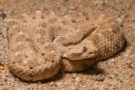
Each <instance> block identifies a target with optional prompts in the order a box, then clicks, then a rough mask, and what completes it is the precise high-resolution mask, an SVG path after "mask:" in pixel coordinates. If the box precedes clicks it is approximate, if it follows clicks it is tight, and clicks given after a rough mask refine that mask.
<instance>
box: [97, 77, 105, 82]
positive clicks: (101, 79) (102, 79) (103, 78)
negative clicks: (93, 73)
mask: <svg viewBox="0 0 135 90" xmlns="http://www.w3.org/2000/svg"><path fill="white" fill-rule="evenodd" d="M104 80H105V77H103V76H98V77H97V78H96V81H99V82H103V81H104Z"/></svg>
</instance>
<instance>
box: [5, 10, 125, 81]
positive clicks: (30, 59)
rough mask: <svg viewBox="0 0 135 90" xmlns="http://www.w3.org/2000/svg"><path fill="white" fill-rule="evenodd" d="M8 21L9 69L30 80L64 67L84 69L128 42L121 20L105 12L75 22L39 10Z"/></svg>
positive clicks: (65, 68)
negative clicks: (89, 18)
mask: <svg viewBox="0 0 135 90" xmlns="http://www.w3.org/2000/svg"><path fill="white" fill-rule="evenodd" d="M6 22H8V25H9V30H8V42H9V52H8V66H9V69H10V71H12V72H13V73H14V74H15V75H17V76H18V77H20V78H21V79H23V80H27V81H38V80H43V79H47V78H50V77H52V76H54V75H55V74H56V73H58V71H59V69H60V68H61V69H63V70H65V71H68V72H74V71H82V70H84V69H86V68H88V67H90V66H91V65H93V64H94V63H96V62H97V61H100V60H103V59H106V58H109V57H112V56H114V55H115V54H116V53H117V52H118V51H120V50H121V49H122V47H123V46H124V43H125V39H124V36H123V35H122V33H121V31H120V29H119V26H118V24H117V23H116V22H115V21H114V20H113V19H112V18H110V17H105V16H100V17H99V19H98V20H96V21H95V22H92V23H91V22H90V21H87V22H86V21H85V22H81V23H74V22H72V20H71V18H69V16H62V17H60V16H56V15H55V14H54V13H50V14H44V13H41V12H40V11H37V12H36V13H34V14H28V15H27V14H23V15H22V16H19V17H17V19H8V20H6ZM82 23H85V24H82ZM86 23H87V24H86Z"/></svg>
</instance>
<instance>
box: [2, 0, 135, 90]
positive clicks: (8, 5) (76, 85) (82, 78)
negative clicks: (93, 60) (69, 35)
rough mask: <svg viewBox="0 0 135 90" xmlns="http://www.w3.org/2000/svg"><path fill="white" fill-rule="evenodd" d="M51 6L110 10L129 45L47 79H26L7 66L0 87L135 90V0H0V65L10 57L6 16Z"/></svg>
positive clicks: (69, 11)
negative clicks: (80, 68)
mask: <svg viewBox="0 0 135 90" xmlns="http://www.w3.org/2000/svg"><path fill="white" fill-rule="evenodd" d="M35 10H41V11H46V10H51V11H53V12H56V14H59V15H64V14H71V15H72V14H75V13H77V12H83V13H84V14H85V12H87V13H91V12H95V11H96V12H100V13H111V14H112V16H113V17H114V18H115V19H116V20H117V21H118V22H119V24H120V25H121V27H122V30H123V32H124V34H125V37H126V40H127V45H126V47H125V49H123V50H122V51H121V52H120V53H118V54H117V55H116V56H114V57H112V58H110V59H108V60H105V61H103V62H99V63H97V64H96V65H94V66H92V67H90V68H89V69H88V70H86V71H83V72H80V73H66V72H64V71H62V70H60V71H59V73H58V74H57V75H56V76H55V77H52V78H50V79H48V80H45V81H41V82H35V83H32V82H25V81H21V80H20V79H18V78H17V77H15V76H13V75H12V74H11V73H10V72H9V71H8V69H5V70H0V90H135V0H0V66H3V65H4V64H6V60H7V45H8V44H7V36H6V30H7V26H6V24H5V23H4V19H5V18H6V17H13V16H15V15H17V14H23V13H28V12H33V11H35Z"/></svg>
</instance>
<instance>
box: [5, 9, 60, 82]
mask: <svg viewBox="0 0 135 90" xmlns="http://www.w3.org/2000/svg"><path fill="white" fill-rule="evenodd" d="M47 16H48V15H43V14H42V13H41V12H40V11H37V12H36V13H32V14H28V15H27V14H23V15H22V16H19V17H17V19H9V20H6V21H7V22H8V24H9V30H8V42H9V52H8V66H9V70H10V71H11V72H13V73H14V74H15V75H16V76H18V77H20V78H21V79H23V80H27V81H38V80H43V79H48V78H50V77H52V76H54V75H55V74H56V73H57V72H58V71H59V68H60V64H61V59H60V58H61V53H60V51H59V50H58V49H56V47H55V46H54V45H53V43H52V41H51V40H50V41H48V39H49V38H50V37H48V33H49V32H48V30H47V29H46V27H45V24H47V22H48V20H49V19H48V18H47Z"/></svg>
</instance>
